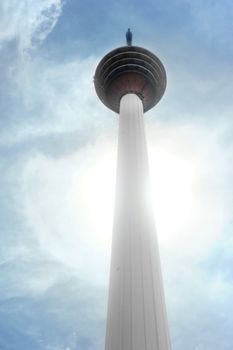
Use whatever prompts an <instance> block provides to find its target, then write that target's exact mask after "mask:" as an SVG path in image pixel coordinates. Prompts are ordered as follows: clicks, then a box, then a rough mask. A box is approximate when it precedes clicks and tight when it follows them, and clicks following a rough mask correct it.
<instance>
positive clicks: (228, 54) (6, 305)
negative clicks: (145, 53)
mask: <svg viewBox="0 0 233 350" xmlns="http://www.w3.org/2000/svg"><path fill="white" fill-rule="evenodd" d="M128 27H130V28H131V29H132V31H133V36H134V39H133V40H134V44H135V45H138V46H144V47H145V48H147V49H149V50H151V51H152V52H154V53H155V54H156V55H158V57H159V58H160V59H161V60H162V62H163V64H164V66H165V68H166V72H167V79H168V85H167V90H166V92H165V95H164V97H163V99H162V100H161V101H160V102H159V104H158V105H157V106H156V107H155V108H154V109H153V110H151V111H149V112H148V113H146V115H145V123H146V132H147V141H148V152H149V159H150V170H151V195H152V200H153V203H154V212H155V220H156V225H157V231H158V239H159V244H160V254H161V261H162V268H163V278H164V287H165V294H166V304H167V311H168V318H169V327H170V334H171V340H172V348H173V350H219V349H221V350H232V348H233V335H232V324H233V303H232V300H233V267H232V266H233V236H232V231H233V210H232V209H233V186H232V177H233V137H232V135H233V120H232V110H233V102H232V101H233V100H232V91H233V79H232V76H233V66H232V61H233V45H232V38H233V2H232V1H231V0H222V1H218V0H206V1H201V0H195V1H194V0H193V1H191V0H167V1H164V0H156V1H155V0H145V1H143V2H142V1H138V0H135V1H132V0H131V1H129V0H124V1H123V0H118V1H117V2H113V1H105V0H103V1H91V0H86V1H85V2H84V1H79V0H64V1H62V0H40V1H33V0H20V1H17V0H1V2H0V173H1V176H0V239H1V245H0V349H1V350H29V349H30V350H31V349H33V350H42V349H43V350H90V349H91V350H100V349H103V348H104V334H105V322H106V305H107V293H108V274H109V264H110V246H111V230H112V217H113V207H114V187H115V171H116V147H117V127H118V126H117V115H116V114H114V113H113V112H112V111H110V110H107V108H106V107H105V106H104V105H102V104H101V102H100V101H99V100H98V98H97V96H96V94H95V91H94V86H93V76H94V72H95V68H96V65H97V64H98V62H99V60H100V59H101V58H102V57H103V56H104V55H105V54H106V53H107V52H108V51H110V50H112V49H114V48H115V47H119V46H123V45H125V32H126V30H127V28H128Z"/></svg>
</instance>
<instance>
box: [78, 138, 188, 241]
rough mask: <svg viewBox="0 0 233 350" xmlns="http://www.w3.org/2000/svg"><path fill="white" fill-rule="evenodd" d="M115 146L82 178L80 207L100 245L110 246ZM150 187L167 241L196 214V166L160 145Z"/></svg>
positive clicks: (153, 157) (160, 231)
mask: <svg viewBox="0 0 233 350" xmlns="http://www.w3.org/2000/svg"><path fill="white" fill-rule="evenodd" d="M114 147H115V145H112V146H111V144H108V145H107V146H106V147H105V151H104V152H101V154H97V153H96V155H95V157H94V159H92V160H91V162H89V164H87V166H86V167H85V169H84V170H83V172H82V174H81V176H80V178H79V186H78V191H79V201H80V203H79V205H80V207H82V212H83V213H84V221H85V225H86V228H87V231H88V232H90V234H91V235H92V239H93V240H94V242H95V243H96V244H101V245H107V246H110V243H111V234H112V224H113V212H114V196H115V178H116V158H117V157H116V150H115V149H114ZM149 159H150V187H151V191H150V192H151V199H152V205H153V209H154V215H155V221H156V226H157V231H158V235H159V239H160V240H162V241H167V240H169V239H171V238H172V237H174V236H175V235H176V234H177V232H179V230H181V229H182V227H183V226H185V225H186V224H187V222H188V220H189V219H190V217H191V215H192V214H193V211H194V209H195V208H194V204H195V203H194V202H195V201H194V194H193V188H194V182H195V167H194V165H193V163H192V162H191V161H189V160H187V159H184V158H182V155H180V154H176V153H174V152H172V151H171V152H168V151H164V150H163V149H162V147H160V146H159V145H156V147H155V148H153V149H152V150H151V151H150V157H149Z"/></svg>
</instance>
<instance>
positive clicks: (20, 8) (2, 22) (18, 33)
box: [0, 0, 62, 54]
mask: <svg viewBox="0 0 233 350" xmlns="http://www.w3.org/2000/svg"><path fill="white" fill-rule="evenodd" d="M61 10H62V0H43V1H36V2H35V1H33V0H22V1H20V3H19V2H18V1H17V0H12V1H8V0H2V1H1V4H0V43H1V44H4V43H5V42H8V41H10V40H14V39H15V40H17V41H18V47H19V52H20V53H21V54H23V53H25V52H27V51H28V50H30V49H32V48H33V47H35V46H36V45H37V44H39V43H41V42H42V41H43V40H45V39H46V37H47V36H48V35H49V33H50V32H51V31H52V30H53V28H54V26H55V25H56V23H57V20H58V18H59V16H60V15H61Z"/></svg>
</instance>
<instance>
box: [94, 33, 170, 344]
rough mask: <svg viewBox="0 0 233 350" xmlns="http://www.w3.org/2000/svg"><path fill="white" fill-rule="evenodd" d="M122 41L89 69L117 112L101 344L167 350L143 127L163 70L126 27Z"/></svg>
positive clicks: (163, 79) (162, 82)
mask: <svg viewBox="0 0 233 350" xmlns="http://www.w3.org/2000/svg"><path fill="white" fill-rule="evenodd" d="M127 44H128V45H127V46H123V47H120V48H117V49H115V50H113V51H111V52H109V53H108V54H107V55H106V56H104V58H103V59H102V60H101V61H100V63H99V64H98V66H97V68H96V72H95V77H94V83H95V89H96V93H97V95H98V97H99V98H100V100H101V101H102V102H103V103H104V104H105V105H106V106H107V107H108V108H109V109H111V110H113V111H114V112H117V113H119V134H118V163H117V183H116V199H115V211H114V225H113V238H112V256H111V268H110V286H109V297H108V316H107V326H106V340H105V350H170V349H171V345H170V337H169V330H168V323H167V315H166V307H165V301H164V291H163V282H162V274H161V267H160V258H159V250H158V243H157V236H156V230H155V224H154V218H153V213H152V208H151V204H150V200H149V195H148V194H149V191H150V189H149V185H148V184H149V165H148V155H147V146H146V138H145V130H144V112H146V111H148V110H149V109H151V108H152V107H153V106H155V105H156V104H157V103H158V102H159V100H160V99H161V97H162V96H163V94H164V91H165V88H166V72H165V69H164V67H163V64H162V63H161V61H160V60H159V59H158V57H157V56H155V55H154V54H153V53H151V52H150V51H148V50H146V49H144V48H141V47H137V46H133V45H132V33H131V35H130V32H129V30H128V32H127Z"/></svg>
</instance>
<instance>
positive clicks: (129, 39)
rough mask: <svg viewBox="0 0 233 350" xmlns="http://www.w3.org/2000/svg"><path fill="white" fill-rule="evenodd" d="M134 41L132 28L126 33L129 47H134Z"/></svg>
mask: <svg viewBox="0 0 233 350" xmlns="http://www.w3.org/2000/svg"><path fill="white" fill-rule="evenodd" d="M132 40H133V33H132V32H131V30H130V28H128V30H127V32H126V43H127V45H128V46H132Z"/></svg>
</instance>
